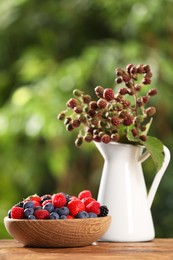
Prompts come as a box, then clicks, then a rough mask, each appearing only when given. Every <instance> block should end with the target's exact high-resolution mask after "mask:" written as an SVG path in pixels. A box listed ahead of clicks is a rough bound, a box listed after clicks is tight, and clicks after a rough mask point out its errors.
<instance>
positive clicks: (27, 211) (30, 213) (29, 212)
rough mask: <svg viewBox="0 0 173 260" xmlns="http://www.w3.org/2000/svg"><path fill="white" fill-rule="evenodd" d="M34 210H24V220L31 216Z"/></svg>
mask: <svg viewBox="0 0 173 260" xmlns="http://www.w3.org/2000/svg"><path fill="white" fill-rule="evenodd" d="M33 213H34V209H33V208H26V209H25V210H24V216H25V218H28V217H29V216H30V215H33Z"/></svg>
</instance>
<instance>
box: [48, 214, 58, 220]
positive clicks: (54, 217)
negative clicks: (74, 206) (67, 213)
mask: <svg viewBox="0 0 173 260" xmlns="http://www.w3.org/2000/svg"><path fill="white" fill-rule="evenodd" d="M49 218H50V219H59V215H58V213H57V212H52V213H50V216H49Z"/></svg>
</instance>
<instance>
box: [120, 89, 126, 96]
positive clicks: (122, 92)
mask: <svg viewBox="0 0 173 260" xmlns="http://www.w3.org/2000/svg"><path fill="white" fill-rule="evenodd" d="M119 93H120V95H125V94H127V93H128V90H127V88H120V90H119Z"/></svg>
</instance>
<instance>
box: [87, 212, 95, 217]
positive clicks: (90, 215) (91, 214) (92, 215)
mask: <svg viewBox="0 0 173 260" xmlns="http://www.w3.org/2000/svg"><path fill="white" fill-rule="evenodd" d="M88 215H89V218H97V214H96V213H94V212H89V213H88Z"/></svg>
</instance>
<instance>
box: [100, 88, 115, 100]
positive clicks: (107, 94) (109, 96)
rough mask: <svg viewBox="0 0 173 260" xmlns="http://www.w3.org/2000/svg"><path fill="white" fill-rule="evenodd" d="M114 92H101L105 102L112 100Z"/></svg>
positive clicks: (109, 89) (108, 89)
mask: <svg viewBox="0 0 173 260" xmlns="http://www.w3.org/2000/svg"><path fill="white" fill-rule="evenodd" d="M114 96H115V94H114V91H113V89H111V88H106V89H105V90H104V92H103V97H104V98H105V99H106V100H107V101H111V100H113V99H114Z"/></svg>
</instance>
